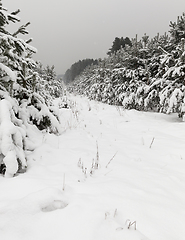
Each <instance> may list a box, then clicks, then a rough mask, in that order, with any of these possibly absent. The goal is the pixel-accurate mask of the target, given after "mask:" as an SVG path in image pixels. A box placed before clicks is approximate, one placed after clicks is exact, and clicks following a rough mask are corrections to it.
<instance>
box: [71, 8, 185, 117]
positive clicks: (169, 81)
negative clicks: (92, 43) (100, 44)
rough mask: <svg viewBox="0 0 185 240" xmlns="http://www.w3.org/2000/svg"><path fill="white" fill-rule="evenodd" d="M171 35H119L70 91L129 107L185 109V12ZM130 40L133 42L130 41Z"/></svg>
mask: <svg viewBox="0 0 185 240" xmlns="http://www.w3.org/2000/svg"><path fill="white" fill-rule="evenodd" d="M169 28H170V29H169V34H167V33H165V34H164V35H159V34H157V35H156V36H155V37H153V38H150V37H149V36H148V35H147V34H144V36H143V37H142V38H141V39H138V37H137V35H136V37H135V38H133V39H131V40H130V39H129V38H126V40H127V42H126V43H124V44H122V43H123V40H124V38H121V39H120V38H115V41H114V42H113V46H112V48H111V49H109V52H108V57H106V58H105V59H102V60H99V61H98V64H97V65H93V66H91V67H88V68H86V69H85V70H84V71H83V72H82V73H81V74H80V75H78V76H77V77H76V78H75V80H74V82H73V83H72V84H71V85H69V86H68V89H69V91H71V92H77V93H78V94H84V95H86V96H88V97H89V98H90V99H94V100H98V101H102V102H104V103H108V104H115V105H120V106H123V107H124V108H126V109H131V108H132V109H137V110H145V111H148V110H150V111H151V110H152V111H159V112H163V113H171V112H177V113H178V115H179V117H182V116H183V115H184V112H185V78H184V75H185V49H184V48H185V13H183V14H182V16H179V17H178V18H177V21H176V22H170V25H169ZM128 40H130V41H128Z"/></svg>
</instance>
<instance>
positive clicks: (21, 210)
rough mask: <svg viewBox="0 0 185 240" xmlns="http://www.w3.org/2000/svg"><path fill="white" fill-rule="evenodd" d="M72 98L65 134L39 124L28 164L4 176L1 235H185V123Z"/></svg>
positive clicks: (34, 238)
mask: <svg viewBox="0 0 185 240" xmlns="http://www.w3.org/2000/svg"><path fill="white" fill-rule="evenodd" d="M70 98H71V100H72V103H71V105H72V108H71V110H69V109H62V110H61V113H60V116H61V128H62V131H63V133H62V135H60V136H56V135H52V134H48V133H43V134H41V133H40V132H38V131H36V130H35V134H33V136H32V137H33V142H34V144H37V146H38V147H37V148H36V150H35V151H34V152H30V153H29V154H28V169H27V172H26V173H24V174H20V175H18V176H16V177H14V178H11V179H6V178H3V177H2V176H0V192H1V195H0V239H2V240H12V239H13V240H25V239H26V240H51V239H53V240H61V239H65V240H72V239H76V240H141V239H142V240H146V239H150V240H183V239H185V228H184V222H185V208H184V203H185V150H184V147H185V125H184V123H183V122H181V120H179V119H178V118H177V116H176V115H164V114H159V113H144V112H137V111H135V110H126V111H124V110H123V109H121V108H119V107H115V106H108V105H104V104H101V103H97V102H93V101H89V100H87V99H85V98H81V97H74V96H70Z"/></svg>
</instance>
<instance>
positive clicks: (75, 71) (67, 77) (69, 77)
mask: <svg viewBox="0 0 185 240" xmlns="http://www.w3.org/2000/svg"><path fill="white" fill-rule="evenodd" d="M96 64H98V61H97V60H94V59H84V60H79V61H78V62H76V63H74V64H73V65H72V66H71V67H70V69H68V70H67V71H66V72H65V74H64V77H63V81H64V82H65V83H66V84H69V83H71V82H73V81H74V79H75V78H76V77H77V76H78V75H79V74H80V73H81V72H83V70H84V69H85V68H86V67H87V66H90V65H96Z"/></svg>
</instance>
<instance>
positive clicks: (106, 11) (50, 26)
mask: <svg viewBox="0 0 185 240" xmlns="http://www.w3.org/2000/svg"><path fill="white" fill-rule="evenodd" d="M2 2H3V6H4V7H6V8H8V10H9V11H14V10H16V9H18V8H19V9H20V10H21V13H19V16H20V17H21V24H24V23H26V22H28V21H30V22H31V25H30V26H29V27H28V30H29V37H32V38H33V42H32V45H33V46H34V47H36V48H37V49H38V53H37V54H36V55H35V56H34V59H35V60H40V61H41V62H42V63H43V64H44V65H46V64H49V65H55V69H56V71H57V73H58V74H60V73H65V71H66V70H67V69H68V68H70V66H71V65H72V64H73V63H74V62H77V61H78V60H82V59H85V58H94V59H95V58H104V57H105V56H106V53H107V51H108V49H109V48H110V47H111V46H112V42H113V41H114V39H115V37H124V38H125V37H129V38H133V37H135V35H136V33H137V34H138V37H139V38H141V37H142V36H143V35H144V33H147V34H148V35H149V36H150V37H153V36H155V35H156V34H157V33H158V32H159V33H160V34H163V33H164V32H168V30H169V22H170V21H176V19H177V16H178V15H182V12H183V11H185V2H184V0H2ZM18 26H19V24H17V27H18Z"/></svg>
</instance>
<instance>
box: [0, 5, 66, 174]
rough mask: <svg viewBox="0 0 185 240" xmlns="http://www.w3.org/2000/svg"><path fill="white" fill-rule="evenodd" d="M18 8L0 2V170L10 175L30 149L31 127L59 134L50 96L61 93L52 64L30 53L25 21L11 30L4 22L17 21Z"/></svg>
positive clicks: (20, 166)
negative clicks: (10, 8) (11, 8)
mask: <svg viewBox="0 0 185 240" xmlns="http://www.w3.org/2000/svg"><path fill="white" fill-rule="evenodd" d="M19 12H20V10H17V11H14V12H11V13H9V12H8V10H7V9H6V8H4V7H3V6H2V1H0V171H1V173H4V174H5V176H6V177H11V176H14V174H16V173H17V172H18V171H23V170H25V169H26V167H27V161H26V154H25V152H26V151H28V150H33V149H34V143H32V141H31V136H30V135H31V130H32V129H33V127H34V126H35V127H36V128H38V129H39V130H44V129H45V130H47V131H49V132H52V133H55V134H59V133H60V132H61V130H60V124H59V120H58V117H57V111H54V108H53V99H54V98H56V97H57V98H58V97H60V96H61V94H62V85H61V82H60V81H59V80H57V77H56V72H55V69H54V66H52V67H49V66H47V67H43V65H42V63H40V62H35V61H34V60H33V59H32V55H33V54H35V53H36V51H37V50H36V49H35V48H34V47H33V46H31V45H30V43H31V39H28V40H27V41H26V40H23V39H22V38H21V37H20V36H21V35H22V34H28V31H27V27H28V26H29V24H30V23H29V22H28V23H26V24H24V25H22V26H20V27H19V28H18V29H17V31H15V32H13V33H11V32H9V31H8V30H7V25H10V24H16V23H19V22H20V18H19V16H18V14H19Z"/></svg>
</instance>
